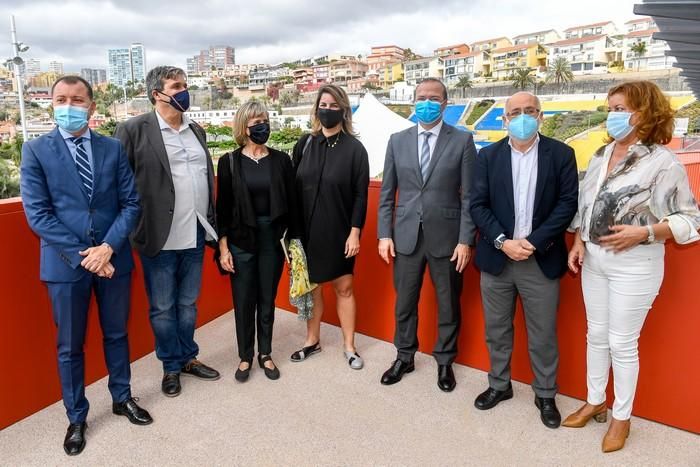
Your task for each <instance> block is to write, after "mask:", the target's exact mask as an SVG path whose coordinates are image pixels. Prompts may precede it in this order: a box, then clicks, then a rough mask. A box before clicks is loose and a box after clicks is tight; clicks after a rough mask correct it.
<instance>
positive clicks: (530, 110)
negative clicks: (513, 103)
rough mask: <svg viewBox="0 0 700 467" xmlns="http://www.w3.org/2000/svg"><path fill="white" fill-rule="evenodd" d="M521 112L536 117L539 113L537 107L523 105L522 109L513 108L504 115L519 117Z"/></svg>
mask: <svg viewBox="0 0 700 467" xmlns="http://www.w3.org/2000/svg"><path fill="white" fill-rule="evenodd" d="M522 114H525V115H529V116H530V117H537V116H539V115H540V109H537V108H535V107H525V108H524V109H513V110H511V111H510V112H508V113H507V114H506V117H508V118H515V117H519V116H520V115H522Z"/></svg>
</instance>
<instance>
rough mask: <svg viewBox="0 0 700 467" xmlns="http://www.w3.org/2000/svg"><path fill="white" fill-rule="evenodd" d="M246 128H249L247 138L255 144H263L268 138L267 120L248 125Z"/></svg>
mask: <svg viewBox="0 0 700 467" xmlns="http://www.w3.org/2000/svg"><path fill="white" fill-rule="evenodd" d="M248 130H250V136H249V138H250V140H251V141H252V142H253V143H255V144H265V143H267V140H268V139H269V138H270V124H269V123H267V122H262V123H258V124H257V125H253V126H249V127H248Z"/></svg>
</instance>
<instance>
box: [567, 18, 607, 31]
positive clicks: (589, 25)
mask: <svg viewBox="0 0 700 467" xmlns="http://www.w3.org/2000/svg"><path fill="white" fill-rule="evenodd" d="M608 24H614V23H613V22H612V21H603V22H601V23H593V24H584V25H582V26H574V27H571V28H567V29H564V32H569V31H576V30H577V29H586V28H597V27H598V26H606V25H608Z"/></svg>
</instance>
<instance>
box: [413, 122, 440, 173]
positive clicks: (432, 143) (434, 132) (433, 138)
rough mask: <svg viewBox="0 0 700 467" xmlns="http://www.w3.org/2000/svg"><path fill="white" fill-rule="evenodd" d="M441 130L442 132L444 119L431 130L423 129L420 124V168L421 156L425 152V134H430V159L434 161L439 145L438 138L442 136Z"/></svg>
mask: <svg viewBox="0 0 700 467" xmlns="http://www.w3.org/2000/svg"><path fill="white" fill-rule="evenodd" d="M440 130H442V119H441V120H440V123H438V124H437V125H435V126H434V127H432V128H431V129H430V130H426V129H425V128H423V127H422V126H421V125H420V123H419V124H418V166H419V167H420V155H421V153H422V152H423V141H424V140H425V134H426V133H430V134H431V135H430V139H429V140H428V146H430V159H431V160H432V159H433V153H434V152H435V145H436V144H437V139H438V136H439V135H440Z"/></svg>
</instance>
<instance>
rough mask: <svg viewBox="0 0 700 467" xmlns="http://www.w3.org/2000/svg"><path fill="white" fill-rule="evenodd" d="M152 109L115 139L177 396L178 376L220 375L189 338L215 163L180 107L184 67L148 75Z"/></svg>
mask: <svg viewBox="0 0 700 467" xmlns="http://www.w3.org/2000/svg"><path fill="white" fill-rule="evenodd" d="M146 88H147V90H148V97H149V99H150V100H151V103H152V104H154V105H155V109H154V111H153V112H150V113H147V114H143V115H140V116H138V117H135V118H132V119H130V120H127V121H126V122H125V123H123V124H120V125H119V126H118V127H117V129H116V131H115V134H114V136H115V137H117V138H118V139H119V140H120V141H121V142H122V144H123V145H124V147H125V148H126V152H127V155H128V157H129V162H130V163H131V167H132V169H133V170H134V176H135V178H136V188H137V190H138V192H139V195H140V198H141V208H142V214H141V218H140V219H139V222H138V225H137V227H136V230H135V231H134V232H133V234H132V236H131V241H132V244H133V245H134V248H135V249H136V250H137V251H138V252H139V254H140V256H141V264H142V265H143V273H144V279H145V282H146V293H147V294H148V301H149V304H150V310H149V317H150V320H151V327H152V328H153V334H154V335H155V339H156V356H157V357H158V359H159V360H160V361H161V362H162V363H163V381H162V384H161V389H162V391H163V393H164V394H165V395H166V396H168V397H174V396H177V395H179V394H180V391H181V386H180V374H181V373H184V374H187V375H190V376H195V377H197V378H200V379H205V380H215V379H218V378H219V372H217V371H216V370H214V369H213V368H209V367H208V366H206V365H204V364H203V363H201V362H200V361H199V360H197V358H196V357H197V354H198V353H199V347H198V346H197V343H196V342H195V341H194V328H195V322H196V319H197V298H198V297H199V291H200V286H201V282H202V263H203V258H204V244H205V242H213V241H214V240H216V230H215V221H214V219H215V216H214V167H213V165H212V162H211V157H210V155H209V151H208V150H207V145H206V135H205V133H204V130H203V129H202V128H201V127H200V126H199V125H197V124H196V123H195V122H193V121H191V120H190V119H189V118H188V117H187V115H185V111H186V110H187V108H188V107H189V92H188V91H187V82H186V81H185V72H184V71H183V70H181V69H180V68H176V67H171V66H159V67H156V68H154V69H152V70H150V71H149V72H148V75H147V76H146Z"/></svg>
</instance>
